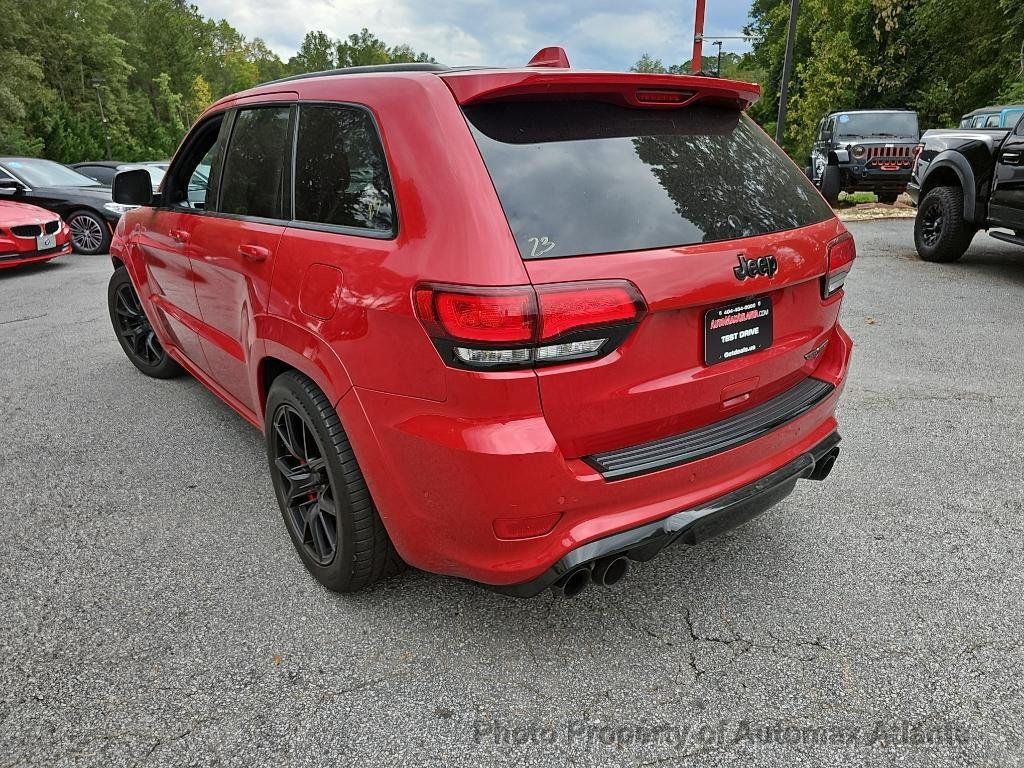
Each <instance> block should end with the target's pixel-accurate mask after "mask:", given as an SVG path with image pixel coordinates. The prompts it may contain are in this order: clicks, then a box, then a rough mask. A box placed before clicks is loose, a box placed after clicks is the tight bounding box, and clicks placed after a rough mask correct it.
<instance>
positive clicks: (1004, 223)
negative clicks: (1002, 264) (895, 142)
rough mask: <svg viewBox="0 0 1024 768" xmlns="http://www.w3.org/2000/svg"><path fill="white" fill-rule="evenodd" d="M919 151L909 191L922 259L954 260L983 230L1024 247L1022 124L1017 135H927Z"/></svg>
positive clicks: (1001, 132)
mask: <svg viewBox="0 0 1024 768" xmlns="http://www.w3.org/2000/svg"><path fill="white" fill-rule="evenodd" d="M916 152H917V160H916V162H915V163H914V169H913V172H912V174H911V180H910V184H909V185H908V187H907V192H908V193H909V194H910V197H911V199H912V200H913V201H914V203H915V204H916V205H917V221H916V222H915V224H914V244H915V245H916V246H917V252H918V254H920V256H921V258H922V259H924V260H925V261H956V260H957V259H959V258H960V257H961V256H963V255H964V252H965V251H966V250H967V247H968V246H969V245H970V244H971V240H972V238H973V237H974V235H975V233H976V232H977V231H978V230H979V229H988V230H992V231H990V232H989V234H990V235H991V236H992V237H995V238H998V239H1000V240H1005V241H1006V242H1008V243H1016V244H1017V245H1024V119H1022V120H1020V122H1018V123H1017V126H1016V128H1014V129H1013V130H1008V129H1005V128H1003V129H977V128H976V129H964V128H960V129H953V130H939V131H927V132H926V133H925V134H924V136H922V137H921V143H920V144H919V145H918V147H917V149H916ZM1007 230H1008V231H1007Z"/></svg>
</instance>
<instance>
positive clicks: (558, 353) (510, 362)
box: [414, 280, 647, 369]
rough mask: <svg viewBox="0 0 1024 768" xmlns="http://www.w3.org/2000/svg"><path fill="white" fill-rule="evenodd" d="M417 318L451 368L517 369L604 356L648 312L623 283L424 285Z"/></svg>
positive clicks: (632, 287)
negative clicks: (493, 286)
mask: <svg viewBox="0 0 1024 768" xmlns="http://www.w3.org/2000/svg"><path fill="white" fill-rule="evenodd" d="M414 304H415V307H416V314H417V315H418V316H419V318H420V321H421V322H422V323H423V325H424V327H425V328H426V330H427V333H428V334H430V337H431V339H432V340H433V341H434V344H435V346H436V347H437V349H438V352H440V353H441V356H442V357H443V358H444V359H445V361H446V362H448V363H452V364H455V365H457V366H459V367H469V368H492V369H493V368H518V367H523V366H530V365H540V364H552V363H559V362H566V361H569V360H582V359H587V358H593V357H600V356H601V355H605V354H607V353H609V352H611V351H612V350H613V349H615V348H616V347H618V346H619V345H620V344H621V343H622V341H623V340H624V339H625V338H626V336H628V335H629V332H630V331H631V330H632V328H633V327H634V326H635V325H636V324H637V323H638V322H639V321H640V319H641V318H642V317H643V316H644V314H645V313H646V311H647V306H646V304H645V303H644V300H643V297H642V296H641V295H640V291H639V290H637V288H636V286H635V285H633V284H632V283H630V282H627V281H625V280H592V281H583V282H576V283H552V284H545V285H538V286H532V285H525V286H512V287H508V288H483V287H481V288H474V287H468V286H455V285H419V286H417V287H416V290H415V294H414Z"/></svg>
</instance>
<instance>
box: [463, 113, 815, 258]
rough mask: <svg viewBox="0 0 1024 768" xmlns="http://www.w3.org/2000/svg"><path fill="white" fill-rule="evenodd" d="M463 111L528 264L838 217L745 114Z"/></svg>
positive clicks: (761, 232) (708, 239)
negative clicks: (556, 258)
mask: <svg viewBox="0 0 1024 768" xmlns="http://www.w3.org/2000/svg"><path fill="white" fill-rule="evenodd" d="M465 113H466V117H467V118H468V120H469V124H470V127H471V130H472V132H473V135H474V138H475V139H476V142H477V145H478V146H479V148H480V152H481V154H482V155H483V158H484V162H485V163H486V165H487V168H488V170H489V171H490V174H491V178H492V179H493V181H494V186H495V188H496V190H497V192H498V197H499V198H500V200H501V204H502V207H503V209H504V211H505V216H506V217H507V218H508V222H509V225H510V227H511V229H512V233H513V235H514V236H515V239H516V243H517V244H518V246H519V252H520V254H521V255H522V257H523V258H524V259H534V258H553V257H558V256H581V255H585V254H595V253H611V252H616V251H638V250H645V249H652V248H667V247H671V246H682V245H693V244H696V243H709V242H716V241H721V240H735V239H739V238H745V237H755V236H757V235H764V234H768V233H770V232H780V231H783V230H790V229H796V228H799V227H805V226H808V225H810V224H815V223H817V222H821V221H825V220H826V219H829V218H831V217H832V216H833V213H832V209H831V208H830V207H829V206H828V204H827V203H826V202H825V201H824V200H822V198H821V196H820V195H818V193H817V191H816V190H815V189H814V187H813V186H811V184H810V182H809V181H808V180H807V178H806V177H805V176H804V175H803V174H802V173H800V171H799V170H798V169H797V168H796V167H795V166H794V165H793V163H791V162H790V161H789V160H788V159H787V158H786V156H785V155H784V154H783V153H782V151H781V150H780V149H779V148H778V147H777V146H776V145H775V143H774V142H772V141H771V139H769V138H768V137H767V136H766V135H765V134H764V133H763V132H761V131H760V129H758V128H757V127H756V126H755V125H754V124H753V122H752V121H751V120H750V118H748V117H747V116H746V115H744V114H742V113H740V112H737V111H735V110H725V109H717V108H712V107H691V108H686V109H680V110H674V111H660V110H658V111H656V110H650V111H648V110H639V109H629V108H626V107H619V106H616V105H613V104H606V103H601V102H584V101H575V102H507V103H495V104H486V105H479V106H470V107H466V108H465Z"/></svg>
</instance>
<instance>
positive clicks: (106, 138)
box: [92, 77, 113, 160]
mask: <svg viewBox="0 0 1024 768" xmlns="http://www.w3.org/2000/svg"><path fill="white" fill-rule="evenodd" d="M101 85H103V79H102V78H99V77H94V78H93V79H92V87H93V88H95V89H96V102H97V103H98V104H99V105H100V122H102V123H103V142H104V144H106V145H107V160H113V157H111V155H110V130H109V129H108V128H107V116H106V115H105V114H104V113H103V97H102V96H100V86H101Z"/></svg>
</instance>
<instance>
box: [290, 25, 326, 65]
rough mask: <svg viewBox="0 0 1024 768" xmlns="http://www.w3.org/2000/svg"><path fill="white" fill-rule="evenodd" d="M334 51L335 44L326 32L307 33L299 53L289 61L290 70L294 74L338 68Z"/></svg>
mask: <svg viewBox="0 0 1024 768" xmlns="http://www.w3.org/2000/svg"><path fill="white" fill-rule="evenodd" d="M334 49H335V42H334V41H333V40H331V38H330V36H328V35H327V33H326V32H321V31H320V30H315V31H313V32H307V33H306V36H305V37H304V38H302V45H300V46H299V50H298V53H296V54H295V56H293V57H292V58H291V59H289V61H288V69H289V70H291V72H292V73H294V74H302V73H303V72H323V71H324V70H327V69H334V68H335V67H336V66H337V64H336V63H335V62H336V59H335V53H334Z"/></svg>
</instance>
